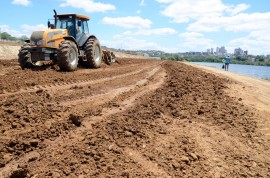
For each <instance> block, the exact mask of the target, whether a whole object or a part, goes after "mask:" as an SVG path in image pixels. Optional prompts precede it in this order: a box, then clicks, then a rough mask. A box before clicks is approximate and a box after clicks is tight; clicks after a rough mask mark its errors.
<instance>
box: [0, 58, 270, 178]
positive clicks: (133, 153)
mask: <svg viewBox="0 0 270 178" xmlns="http://www.w3.org/2000/svg"><path fill="white" fill-rule="evenodd" d="M0 80H1V86H0V107H1V110H0V133H1V134H0V177H4V178H5V177H22V178H25V177H35V178H39V177H42V178H43V177H80V178H83V177H85V178H86V177H87V178H88V177H269V176H270V173H269V172H270V157H269V154H270V148H269V147H270V144H269V141H270V138H269V137H268V135H267V134H268V133H269V132H267V130H266V131H265V130H264V131H263V130H262V125H261V124H262V123H263V122H264V123H266V118H267V117H266V116H267V115H266V113H267V112H268V111H267V110H264V111H262V110H260V109H259V108H256V107H255V106H252V105H250V104H248V102H246V101H249V99H248V98H245V97H239V96H236V94H237V93H235V92H236V90H238V91H239V88H237V87H239V86H240V85H241V87H242V88H243V87H244V84H239V83H238V82H236V81H232V80H231V79H229V78H227V77H224V76H223V77H220V76H219V75H216V74H213V72H211V73H209V71H208V72H207V71H203V70H200V69H198V68H195V67H192V66H189V65H186V64H184V63H178V62H171V61H165V62H164V61H156V60H146V59H119V60H118V62H117V63H114V64H112V65H110V66H107V65H103V66H102V68H100V69H96V70H89V69H79V70H77V71H75V72H60V71H58V70H57V68H56V67H54V66H50V67H42V68H35V69H32V70H30V69H28V70H21V69H20V68H19V67H18V64H17V62H16V61H15V60H10V61H8V60H0ZM246 90H248V87H247V88H246ZM253 94H254V95H253V96H254V97H256V93H254V92H253ZM250 95H251V94H250ZM265 95H267V96H266V97H269V96H268V93H266V94H265ZM240 98H241V99H240ZM254 101H255V100H254ZM253 103H254V102H253ZM257 103H260V102H257ZM265 128H269V127H266V125H265Z"/></svg>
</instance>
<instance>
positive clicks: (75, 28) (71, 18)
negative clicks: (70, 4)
mask: <svg viewBox="0 0 270 178" xmlns="http://www.w3.org/2000/svg"><path fill="white" fill-rule="evenodd" d="M88 20H89V17H87V16H85V15H79V14H59V15H57V16H56V17H55V28H56V29H67V31H68V34H69V36H72V37H74V38H75V39H76V41H79V40H80V38H81V37H82V35H83V34H89V29H88V24H87V21H88Z"/></svg>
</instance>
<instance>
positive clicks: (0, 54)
mask: <svg viewBox="0 0 270 178" xmlns="http://www.w3.org/2000/svg"><path fill="white" fill-rule="evenodd" d="M20 48H21V47H20V46H15V45H6V44H0V59H1V60H6V59H7V60H9V59H17V58H18V53H19V49H20Z"/></svg>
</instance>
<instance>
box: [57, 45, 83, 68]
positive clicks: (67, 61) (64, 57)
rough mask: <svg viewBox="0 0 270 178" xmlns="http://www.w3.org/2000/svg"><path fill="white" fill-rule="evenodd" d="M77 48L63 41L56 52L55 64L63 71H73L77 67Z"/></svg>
mask: <svg viewBox="0 0 270 178" xmlns="http://www.w3.org/2000/svg"><path fill="white" fill-rule="evenodd" d="M78 60H79V58H78V48H77V45H76V44H75V43H74V42H72V41H68V40H65V41H63V42H62V43H61V44H60V47H59V49H58V50H57V64H58V66H59V67H60V69H61V70H63V71H74V70H76V69H77V66H78Z"/></svg>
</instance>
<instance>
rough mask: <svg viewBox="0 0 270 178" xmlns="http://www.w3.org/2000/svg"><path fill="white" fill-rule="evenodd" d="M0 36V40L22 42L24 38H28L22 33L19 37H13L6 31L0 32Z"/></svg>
mask: <svg viewBox="0 0 270 178" xmlns="http://www.w3.org/2000/svg"><path fill="white" fill-rule="evenodd" d="M0 37H1V39H0V40H7V41H16V42H24V41H25V40H28V39H29V38H28V37H27V36H26V35H22V36H21V37H14V36H11V35H10V34H9V33H7V32H3V33H1V35H0Z"/></svg>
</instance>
